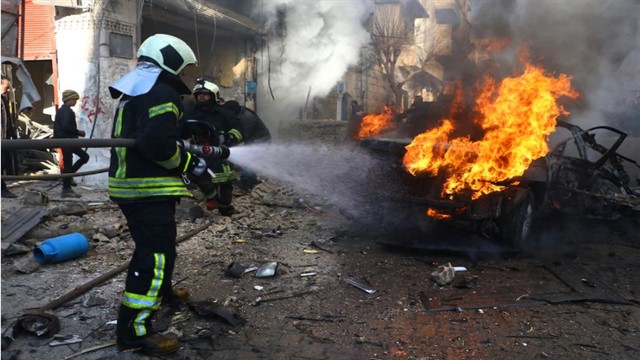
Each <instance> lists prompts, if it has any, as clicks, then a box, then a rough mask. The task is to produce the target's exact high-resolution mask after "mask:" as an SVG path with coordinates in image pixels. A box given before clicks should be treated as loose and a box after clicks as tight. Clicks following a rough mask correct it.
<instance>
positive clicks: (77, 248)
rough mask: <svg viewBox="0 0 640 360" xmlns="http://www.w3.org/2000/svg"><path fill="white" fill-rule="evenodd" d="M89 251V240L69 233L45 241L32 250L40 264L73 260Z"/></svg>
mask: <svg viewBox="0 0 640 360" xmlns="http://www.w3.org/2000/svg"><path fill="white" fill-rule="evenodd" d="M87 251H89V240H87V238H86V237H85V236H84V235H82V234H81V233H71V234H67V235H62V236H58V237H54V238H51V239H47V240H45V241H43V242H42V244H40V245H39V246H37V247H36V248H35V249H33V256H34V257H35V259H36V261H37V262H39V263H41V264H47V263H58V262H62V261H66V260H70V259H74V258H77V257H80V256H82V255H84V254H85V253H86V252H87Z"/></svg>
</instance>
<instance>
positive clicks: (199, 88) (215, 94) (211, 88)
mask: <svg viewBox="0 0 640 360" xmlns="http://www.w3.org/2000/svg"><path fill="white" fill-rule="evenodd" d="M192 92H193V95H194V96H195V95H196V94H197V93H202V92H206V93H210V94H211V98H212V99H213V101H214V102H217V101H218V99H219V98H220V88H219V87H218V85H216V84H214V83H212V82H211V81H208V80H205V79H203V78H197V79H196V85H195V86H194V87H193V90H192Z"/></svg>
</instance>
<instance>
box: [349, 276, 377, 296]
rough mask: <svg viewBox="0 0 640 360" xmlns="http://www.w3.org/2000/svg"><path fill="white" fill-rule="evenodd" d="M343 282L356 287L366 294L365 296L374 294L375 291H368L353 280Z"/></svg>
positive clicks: (368, 289)
mask: <svg viewBox="0 0 640 360" xmlns="http://www.w3.org/2000/svg"><path fill="white" fill-rule="evenodd" d="M344 282H346V283H347V284H349V285H353V286H355V287H357V288H358V289H360V290H362V291H364V292H366V293H367V294H375V293H376V290H373V289H370V288H368V287H366V286H364V285H362V284H360V283H359V282H357V281H355V280H353V279H344Z"/></svg>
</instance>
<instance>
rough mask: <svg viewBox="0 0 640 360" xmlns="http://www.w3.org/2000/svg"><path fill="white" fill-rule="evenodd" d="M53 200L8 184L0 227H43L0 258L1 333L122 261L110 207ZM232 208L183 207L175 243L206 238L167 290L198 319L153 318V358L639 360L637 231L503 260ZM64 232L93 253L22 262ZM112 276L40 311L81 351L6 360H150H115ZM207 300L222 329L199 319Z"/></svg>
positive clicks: (477, 249)
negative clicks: (31, 216)
mask: <svg viewBox="0 0 640 360" xmlns="http://www.w3.org/2000/svg"><path fill="white" fill-rule="evenodd" d="M51 185H52V183H45V182H32V183H24V184H19V185H17V186H14V187H13V188H12V190H13V191H14V192H16V193H17V194H19V195H21V198H19V199H2V220H3V223H4V222H5V221H7V220H8V219H9V218H10V217H11V215H13V214H15V213H16V212H17V211H18V210H19V209H21V208H25V207H33V206H34V202H33V201H34V200H33V199H34V197H35V198H38V195H35V196H34V195H32V194H31V193H36V194H37V192H45V193H47V194H48V196H49V201H48V204H46V205H45V206H46V207H47V208H48V210H49V212H50V213H52V214H54V215H51V216H49V217H47V218H45V219H44V221H43V222H42V223H41V224H40V225H38V226H37V227H35V228H34V229H33V230H31V231H30V232H29V233H28V234H27V235H26V236H24V237H23V238H22V239H21V240H20V241H19V243H22V244H24V247H17V250H16V249H15V248H14V251H15V252H18V254H15V255H10V256H9V255H6V253H5V255H4V256H3V258H2V303H1V305H2V309H1V311H2V329H3V331H6V330H7V329H8V328H10V326H11V325H12V324H13V323H14V322H15V321H16V320H17V319H18V318H19V317H20V316H21V315H23V314H25V313H26V312H29V311H32V310H34V309H38V308H40V307H43V306H45V305H46V304H49V303H50V302H51V301H53V300H56V299H58V298H59V297H61V296H62V295H64V294H67V293H68V292H70V291H71V290H73V289H74V288H76V287H78V286H81V285H83V284H86V283H87V282H89V281H91V280H93V279H96V278H97V277H98V276H100V275H101V274H104V273H107V272H109V271H111V270H113V269H115V268H118V266H121V265H122V264H124V263H126V262H127V261H128V260H129V256H130V254H131V252H132V250H133V247H132V245H133V242H132V241H131V239H130V237H129V234H128V231H127V230H126V226H125V225H124V224H125V223H124V219H123V217H122V215H121V213H120V211H119V210H118V209H117V207H115V206H114V205H113V204H111V203H110V202H109V201H108V198H107V195H106V192H104V191H103V190H99V189H91V188H83V187H82V186H80V187H79V188H78V190H77V191H78V192H82V194H83V197H82V199H79V200H75V199H74V200H72V201H68V200H63V199H60V198H59V190H60V188H59V186H58V187H56V188H53V189H50V190H47V189H48V188H50V187H51ZM27 197H28V198H29V199H31V200H30V201H31V202H30V203H29V204H25V198H27ZM301 199H302V201H300V200H301ZM37 201H38V200H36V203H35V204H36V205H37ZM234 201H235V203H236V206H237V208H238V209H239V210H240V211H241V213H240V214H236V215H234V216H233V217H232V218H226V217H221V216H220V215H218V214H216V213H207V212H204V213H202V211H201V210H200V208H199V207H198V206H197V203H195V202H193V201H183V202H182V203H181V204H180V206H179V211H178V221H179V226H178V234H185V233H187V232H189V231H190V230H192V229H194V228H197V227H199V226H202V225H203V224H207V223H208V222H210V223H211V225H209V226H208V227H207V228H206V229H205V230H203V231H201V232H199V233H198V234H197V235H195V236H193V237H191V238H189V239H187V240H185V241H183V242H182V243H180V244H179V245H178V261H177V264H176V270H175V274H174V283H175V286H176V287H186V288H188V289H189V290H190V291H191V294H192V297H191V300H192V305H194V304H195V305H200V307H198V306H191V307H189V306H188V305H186V304H179V305H176V306H173V307H171V306H163V307H162V308H161V311H160V312H159V313H158V316H157V318H156V319H155V322H154V326H155V328H156V330H159V331H163V332H169V333H172V334H174V335H175V336H177V337H178V338H179V339H180V341H181V344H182V346H183V348H182V349H181V350H180V351H179V352H178V353H176V354H173V355H169V356H164V357H163V358H166V359H214V358H215V359H332V360H333V359H576V358H579V359H637V358H639V357H640V308H639V307H638V304H639V303H640V296H639V294H640V277H639V276H638V274H637V272H640V236H639V235H638V234H640V219H639V218H638V217H637V216H635V217H633V216H632V217H624V218H621V219H618V220H609V221H601V220H596V219H581V218H579V217H575V218H569V217H562V218H557V217H556V218H554V219H553V220H554V221H553V222H551V220H549V219H546V220H544V221H543V220H541V221H538V222H537V223H536V225H535V228H536V230H537V232H538V235H537V242H536V243H534V244H531V246H530V248H529V249H528V250H527V251H524V252H520V253H514V252H510V251H505V250H503V249H501V248H500V247H497V246H496V245H495V244H493V243H490V242H488V241H487V240H485V239H481V238H479V237H477V236H475V235H472V234H468V233H465V232H462V231H458V230H454V229H447V228H439V229H435V230H434V231H433V232H432V233H430V234H426V235H421V236H410V235H407V234H400V233H398V234H391V235H389V234H387V235H384V236H383V235H381V234H379V233H378V232H377V231H376V229H374V228H369V229H362V228H360V227H358V226H356V225H355V224H352V223H351V222H350V221H348V220H346V219H345V218H343V217H342V216H341V215H340V214H339V213H338V212H336V211H334V210H332V209H331V208H330V207H328V206H326V204H322V203H321V202H317V201H314V200H311V199H307V198H306V197H305V196H304V195H301V194H297V193H295V192H294V191H292V190H291V189H287V188H286V187H284V188H282V187H276V186H274V185H269V184H265V185H260V187H259V188H258V189H256V190H254V192H253V193H252V194H250V195H244V196H237V197H236V198H235V200H234ZM72 205H73V206H76V207H79V208H80V210H78V209H77V208H76V209H75V210H73V209H70V208H71V207H72ZM65 209H66V210H65ZM56 213H62V215H55V214H56ZM65 213H67V214H65ZM69 213H75V214H77V215H69ZM199 215H202V216H201V217H198V216H199ZM75 231H80V232H82V233H83V234H85V235H86V236H87V237H88V238H89V241H90V245H91V248H90V250H89V252H88V253H87V254H85V255H84V256H82V257H80V258H78V259H74V260H69V261H66V262H63V263H59V264H46V265H39V266H38V264H37V263H36V262H35V260H34V259H33V255H32V254H31V253H30V252H26V253H19V252H20V251H19V250H20V249H22V251H25V248H26V250H30V249H31V248H33V246H34V245H36V244H37V241H39V240H42V239H44V238H45V237H47V236H50V235H52V234H53V235H56V234H66V233H71V232H75ZM271 261H275V262H277V263H278V267H277V273H276V275H275V276H273V277H267V278H257V277H256V276H255V272H247V273H245V274H244V275H242V276H241V277H240V278H232V277H228V276H225V271H226V270H227V268H228V267H229V265H230V264H232V263H234V262H235V263H238V264H241V265H243V266H245V267H251V266H256V267H257V266H259V265H261V264H264V263H267V262H271ZM446 263H451V265H452V266H456V267H464V268H466V271H461V272H456V273H455V277H454V278H453V280H452V281H451V283H449V284H446V285H442V286H439V285H437V284H436V283H435V282H434V281H433V280H432V279H430V274H431V273H432V272H433V271H434V270H436V269H437V267H438V266H439V265H443V264H446ZM124 275H125V272H121V273H118V274H117V275H116V276H114V277H113V278H110V279H108V280H106V281H104V282H103V283H101V284H99V285H97V286H95V287H93V288H91V289H90V290H88V291H87V292H85V293H83V294H82V295H80V296H78V297H76V298H74V299H72V300H70V301H68V302H66V303H64V304H62V305H61V306H59V307H57V308H55V309H53V310H50V311H49V313H52V314H54V315H56V316H57V317H58V319H59V320H60V331H59V332H58V335H61V334H62V335H77V336H78V338H79V339H80V340H81V341H80V342H77V343H73V344H67V345H58V346H51V345H50V343H51V341H52V340H54V339H53V338H52V334H45V335H43V336H41V337H38V336H36V335H34V334H31V333H24V334H21V335H19V336H16V338H15V341H14V342H10V341H9V342H5V339H3V351H2V359H70V358H74V359H144V358H146V357H145V356H143V355H139V354H137V353H134V352H126V353H120V352H118V350H117V349H116V347H115V346H114V340H115V324H114V320H115V319H116V317H117V309H118V306H119V300H120V294H121V292H122V291H123V289H124ZM349 280H354V281H356V282H357V283H360V284H362V285H364V286H366V287H368V288H370V289H372V290H375V292H373V293H372V294H369V293H367V292H365V291H364V290H361V289H360V288H358V287H356V286H354V285H352V284H349V283H347V282H346V281H349ZM207 300H209V301H212V300H213V301H217V303H218V305H222V306H223V307H222V309H226V310H227V311H228V312H227V314H232V315H233V316H232V317H231V318H228V317H227V318H226V320H225V318H223V317H220V316H215V315H211V314H209V315H207V314H204V313H202V311H204V310H206V309H207V307H206V306H204V305H203V304H205V303H204V302H203V301H207ZM208 304H213V302H210V303H208ZM219 309H221V308H220V307H218V310H219ZM197 310H201V312H197ZM218 313H219V312H218Z"/></svg>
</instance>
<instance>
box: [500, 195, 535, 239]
mask: <svg viewBox="0 0 640 360" xmlns="http://www.w3.org/2000/svg"><path fill="white" fill-rule="evenodd" d="M523 191H525V192H526V193H525V194H524V195H523V196H521V197H520V198H519V199H518V202H517V203H516V204H515V205H513V206H512V207H511V208H510V209H507V210H506V211H505V213H504V214H503V216H502V221H501V224H500V238H501V240H502V241H503V242H505V243H507V244H510V245H512V246H513V247H514V248H516V249H521V248H522V246H523V245H524V244H525V242H526V241H527V238H528V237H529V234H530V233H531V224H532V223H533V211H534V197H533V193H532V192H531V190H529V189H523Z"/></svg>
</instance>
